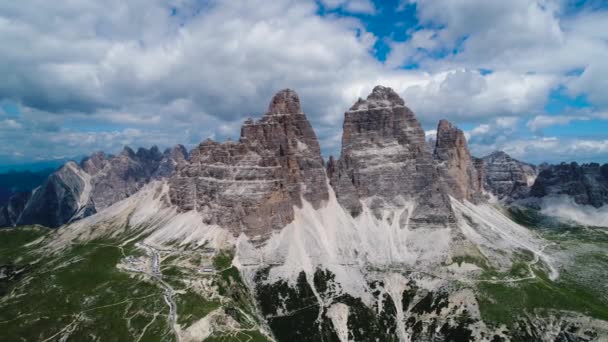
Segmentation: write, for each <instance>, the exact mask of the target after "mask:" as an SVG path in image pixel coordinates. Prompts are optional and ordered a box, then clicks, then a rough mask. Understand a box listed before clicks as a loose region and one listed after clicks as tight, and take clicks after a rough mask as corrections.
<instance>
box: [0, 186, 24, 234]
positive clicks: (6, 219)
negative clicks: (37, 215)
mask: <svg viewBox="0 0 608 342" xmlns="http://www.w3.org/2000/svg"><path fill="white" fill-rule="evenodd" d="M30 196H31V192H28V191H25V192H18V193H16V194H14V195H13V196H11V197H10V199H9V201H8V203H6V205H4V206H2V207H0V227H10V226H13V225H15V224H16V223H17V220H18V219H19V215H20V214H21V212H22V211H23V208H24V207H25V204H26V203H27V201H28V200H29V199H30Z"/></svg>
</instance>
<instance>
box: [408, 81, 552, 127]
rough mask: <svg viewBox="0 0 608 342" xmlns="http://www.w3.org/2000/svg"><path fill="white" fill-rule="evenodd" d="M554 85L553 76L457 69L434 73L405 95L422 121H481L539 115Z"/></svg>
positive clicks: (409, 89)
mask: <svg viewBox="0 0 608 342" xmlns="http://www.w3.org/2000/svg"><path fill="white" fill-rule="evenodd" d="M555 83H556V79H555V78H554V77H552V76H551V75H526V74H514V73H510V72H495V73H491V74H486V75H482V74H480V73H479V72H478V71H474V70H455V71H450V72H444V73H438V74H435V75H433V76H431V77H430V81H429V82H427V83H426V84H423V85H416V86H412V87H410V88H408V89H406V90H405V91H404V93H403V95H404V97H405V100H406V102H407V103H409V104H410V105H411V107H412V108H413V109H414V110H415V111H416V112H417V113H419V114H421V115H422V116H423V120H425V119H427V118H429V119H431V118H432V119H433V120H435V121H436V120H437V119H439V118H441V117H443V116H451V117H453V118H457V119H459V120H478V119H480V118H486V119H487V118H489V117H496V116H509V115H517V116H522V115H529V114H530V113H534V112H540V111H542V109H543V108H542V107H543V105H544V104H545V102H546V100H547V96H548V94H549V91H550V89H551V88H552V87H553V86H554V85H555Z"/></svg>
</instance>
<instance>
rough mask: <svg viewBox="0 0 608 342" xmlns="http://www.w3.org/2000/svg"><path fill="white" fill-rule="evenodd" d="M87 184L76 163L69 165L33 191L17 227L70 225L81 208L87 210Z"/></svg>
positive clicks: (88, 185) (84, 174) (85, 177)
mask: <svg viewBox="0 0 608 342" xmlns="http://www.w3.org/2000/svg"><path fill="white" fill-rule="evenodd" d="M88 181H89V179H88V178H87V176H86V173H85V172H84V171H83V170H82V169H81V168H80V167H79V166H78V165H77V164H76V163H75V162H73V161H71V162H68V163H66V164H65V165H64V166H63V167H61V168H60V169H59V170H58V171H57V172H55V173H53V174H52V175H50V176H49V178H48V179H47V180H46V181H45V182H44V183H43V184H42V185H41V186H40V187H39V188H36V189H35V190H34V191H33V192H32V196H31V198H30V200H29V201H28V202H27V203H26V204H25V207H24V209H23V212H22V213H21V214H20V216H19V218H18V220H17V222H16V224H17V225H28V224H42V225H45V226H48V227H58V226H60V225H62V224H64V223H66V222H68V221H69V220H70V219H71V218H72V217H73V216H75V215H77V212H78V211H79V210H80V209H83V210H86V209H85V207H86V205H87V201H88V199H89V198H88V197H87V196H86V193H85V192H86V191H87V190H88V189H89V187H90V184H88Z"/></svg>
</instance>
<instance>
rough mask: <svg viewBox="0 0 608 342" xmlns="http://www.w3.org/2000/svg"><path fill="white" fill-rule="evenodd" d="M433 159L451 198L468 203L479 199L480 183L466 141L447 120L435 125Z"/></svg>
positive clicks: (457, 129) (459, 131) (462, 134)
mask: <svg viewBox="0 0 608 342" xmlns="http://www.w3.org/2000/svg"><path fill="white" fill-rule="evenodd" d="M433 157H434V158H435V160H436V161H437V162H438V166H439V170H440V172H441V175H442V177H443V178H444V179H445V180H446V181H447V184H448V186H449V189H450V194H451V195H452V196H453V197H455V198H456V199H459V200H463V199H466V200H469V201H477V200H478V199H480V198H481V195H482V183H481V182H480V181H479V179H480V178H479V177H478V175H477V170H476V168H475V166H474V165H473V159H472V157H471V154H470V153H469V148H468V146H467V139H466V137H465V136H464V133H463V132H462V130H460V129H459V128H458V127H456V126H454V125H452V123H450V122H449V121H447V120H440V121H439V124H438V125H437V138H436V142H435V152H434V155H433Z"/></svg>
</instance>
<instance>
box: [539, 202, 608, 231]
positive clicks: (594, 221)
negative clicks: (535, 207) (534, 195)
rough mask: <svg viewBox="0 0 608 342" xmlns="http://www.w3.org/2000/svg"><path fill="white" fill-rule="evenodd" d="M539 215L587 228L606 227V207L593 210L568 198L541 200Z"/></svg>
mask: <svg viewBox="0 0 608 342" xmlns="http://www.w3.org/2000/svg"><path fill="white" fill-rule="evenodd" d="M541 213H543V214H544V215H547V216H555V217H559V218H563V219H567V220H572V221H576V222H578V223H581V224H584V225H589V226H601V227H608V205H604V206H602V207H600V208H595V207H593V206H591V205H581V204H578V203H576V202H574V199H573V198H571V197H569V196H557V197H548V198H545V199H543V202H542V204H541Z"/></svg>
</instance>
